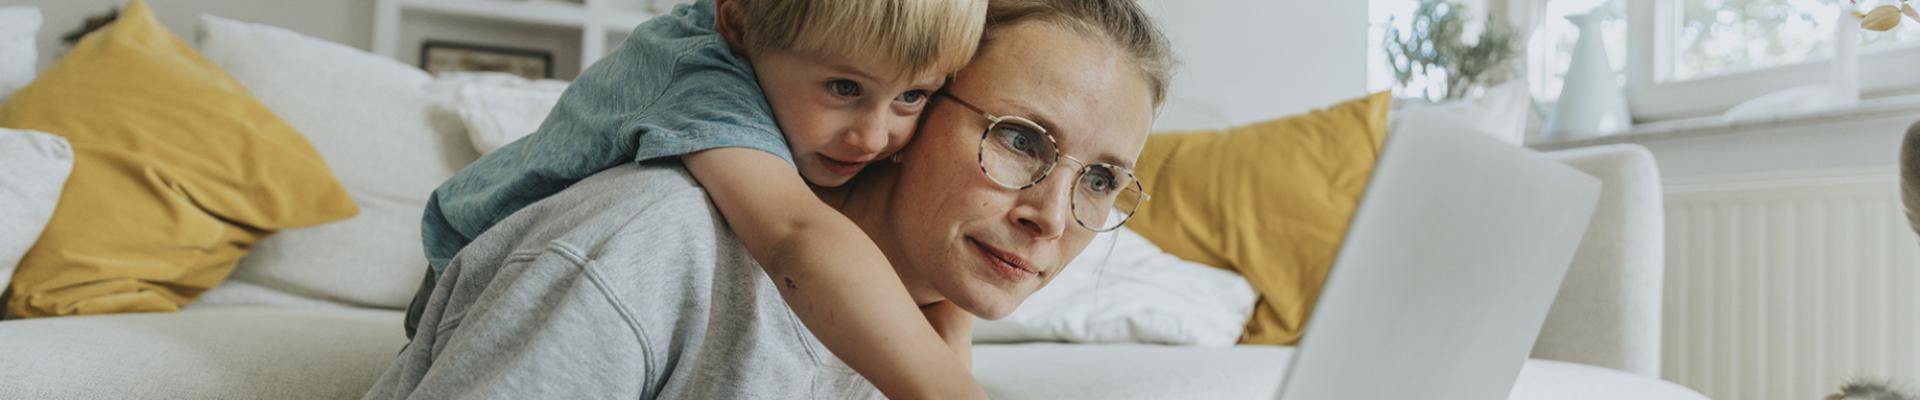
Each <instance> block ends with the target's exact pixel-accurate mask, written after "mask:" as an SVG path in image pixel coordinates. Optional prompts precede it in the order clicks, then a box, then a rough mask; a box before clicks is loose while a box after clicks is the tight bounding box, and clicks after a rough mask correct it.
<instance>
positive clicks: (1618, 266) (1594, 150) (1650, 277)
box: [1533, 144, 1666, 378]
mask: <svg viewBox="0 0 1920 400" xmlns="http://www.w3.org/2000/svg"><path fill="white" fill-rule="evenodd" d="M1547 155H1548V156H1549V157H1552V158H1554V159H1557V160H1559V161H1561V162H1563V163H1566V164H1567V165H1569V166H1572V167H1574V168H1577V169H1580V170H1581V171H1582V172H1586V173H1587V174H1589V175H1593V176H1594V177H1597V178H1600V180H1601V185H1602V189H1601V194H1600V203H1599V205H1598V206H1597V207H1596V209H1595V210H1594V215H1593V222H1592V223H1591V224H1589V225H1588V227H1587V234H1586V236H1585V238H1584V239H1581V243H1580V248H1579V250H1577V251H1576V252H1575V253H1574V260H1573V266H1572V267H1571V268H1570V269H1569V270H1568V271H1567V278H1566V280H1565V281H1564V283H1562V284H1561V286H1560V293H1559V295H1558V297H1556V298H1555V299H1554V301H1553V308H1552V310H1551V311H1549V312H1548V314H1547V322H1546V325H1545V326H1544V327H1543V328H1542V329H1541V331H1540V338H1539V341H1538V342H1536V343H1535V345H1534V348H1533V356H1534V357H1536V358H1545V359H1553V360H1561V361H1571V362H1577V363H1582V364H1588V365H1595V366H1601V367H1607V368H1612V369H1617V370H1621V371H1626V372H1630V373H1634V374H1639V375H1643V376H1648V377H1654V378H1658V377H1660V323H1661V292H1662V290H1663V289H1664V288H1663V286H1662V284H1663V282H1664V279H1665V271H1666V255H1665V248H1666V210H1665V201H1664V198H1663V197H1662V194H1661V186H1660V172H1659V168H1658V167H1657V166H1656V164H1655V162H1654V159H1653V154H1652V153H1650V152H1648V151H1647V149H1646V148H1644V147H1640V146H1639V145H1632V144H1621V145H1608V146H1595V147H1586V148H1579V149H1572V150H1565V151H1557V152H1550V153H1547Z"/></svg>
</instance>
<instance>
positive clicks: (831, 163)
mask: <svg viewBox="0 0 1920 400" xmlns="http://www.w3.org/2000/svg"><path fill="white" fill-rule="evenodd" d="M869 161H871V160H869ZM820 166H821V167H823V168H826V169H827V172H832V173H834V174H835V175H853V174H856V173H859V172H860V169H861V168H865V167H866V166H867V161H861V162H850V161H841V160H839V159H835V158H833V157H828V156H826V155H825V154H822V155H820Z"/></svg>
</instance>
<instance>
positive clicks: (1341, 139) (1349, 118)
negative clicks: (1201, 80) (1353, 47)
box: [1128, 93, 1391, 344]
mask: <svg viewBox="0 0 1920 400" xmlns="http://www.w3.org/2000/svg"><path fill="white" fill-rule="evenodd" d="M1390 101H1391V97H1389V96H1388V95H1387V94H1386V93H1377V94H1374V95H1370V96H1367V97H1364V98H1360V99H1356V100H1352V101H1348V102H1345V103H1340V104H1338V105H1335V106H1333V107H1331V108H1327V109H1324V110H1318V111H1314V112H1312V113H1309V114H1306V115H1298V116H1292V117H1287V118H1282V119H1278V120H1273V121H1267V122H1260V123H1255V124H1251V125H1247V126H1241V127H1236V128H1231V129H1227V130H1226V131H1220V132H1188V133H1171V134H1157V135H1153V136H1152V137H1150V138H1148V139H1147V148H1146V151H1145V152H1144V153H1142V154H1141V155H1140V162H1139V164H1138V166H1137V168H1135V169H1136V171H1135V173H1136V174H1137V175H1139V178H1140V180H1141V182H1142V183H1143V184H1145V185H1146V188H1147V191H1148V193H1149V194H1150V195H1152V196H1153V200H1152V202H1150V203H1147V204H1146V206H1145V207H1142V208H1141V209H1140V212H1139V214H1138V215H1136V216H1134V219H1133V220H1131V221H1129V222H1128V227H1129V228H1131V229H1133V230H1134V231H1136V232H1139V233H1140V235H1141V236H1145V237H1146V238H1147V239H1148V240H1151V241H1153V243H1154V244H1158V245H1160V246H1161V247H1162V248H1165V249H1166V250H1167V252H1169V253H1172V254H1174V255H1176V256H1179V257H1181V258H1184V259H1187V260H1190V261H1195V262H1199V263H1203V264H1208V265H1212V266H1216V267H1221V268H1226V269H1229V270H1233V271H1235V272H1239V273H1240V274H1241V275H1242V276H1245V277H1246V278H1247V281H1248V282H1250V283H1252V284H1253V287H1254V289H1255V290H1257V291H1259V292H1260V301H1259V303H1257V304H1256V305H1255V306H1254V311H1253V318H1252V319H1251V320H1249V321H1248V322H1247V327H1246V331H1245V332H1244V333H1243V334H1242V335H1241V336H1240V342H1241V343H1249V344H1292V343H1294V342H1296V341H1298V340H1299V339H1300V333H1301V331H1302V328H1304V325H1305V321H1306V320H1307V317H1308V315H1309V314H1310V313H1311V311H1312V309H1313V304H1314V302H1315V300H1317V299H1319V297H1320V286H1321V284H1322V283H1324V282H1325V281H1326V278H1327V271H1328V270H1329V269H1330V268H1332V266H1333V258H1334V255H1335V254H1336V253H1338V252H1339V249H1340V241H1341V239H1342V238H1343V237H1345V235H1346V232H1347V223H1348V222H1349V220H1351V219H1352V218H1353V211H1354V209H1355V208H1356V207H1358V206H1359V204H1360V196H1361V194H1363V193H1364V192H1365V191H1366V187H1367V179H1368V177H1369V176H1370V175H1371V174H1372V173H1373V165H1374V162H1375V161H1377V160H1378V159H1379V156H1380V147H1381V145H1383V144H1384V143H1385V141H1386V137H1387V122H1386V119H1387V106H1388V104H1389V102H1390Z"/></svg>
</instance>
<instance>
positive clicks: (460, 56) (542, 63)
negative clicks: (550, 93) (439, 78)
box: [420, 39, 554, 79]
mask: <svg viewBox="0 0 1920 400" xmlns="http://www.w3.org/2000/svg"><path fill="white" fill-rule="evenodd" d="M420 69H423V70H426V71H427V72H429V73H435V74H438V73H441V72H450V71H484V72H505V73H509V74H513V75H518V76H520V77H522V78H527V79H553V72H554V71H553V52H552V51H547V50H540V49H527V48H515V47H506V46H495V45H487V44H478V43H464V42H455V41H446V40H431V39H430V40H427V41H425V42H424V43H422V44H421V45H420Z"/></svg>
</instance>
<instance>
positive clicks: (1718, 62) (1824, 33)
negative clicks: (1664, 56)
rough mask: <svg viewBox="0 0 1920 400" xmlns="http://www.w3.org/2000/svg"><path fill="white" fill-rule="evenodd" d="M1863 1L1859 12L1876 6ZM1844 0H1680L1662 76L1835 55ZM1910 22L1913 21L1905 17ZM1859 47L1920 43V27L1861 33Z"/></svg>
mask: <svg viewBox="0 0 1920 400" xmlns="http://www.w3.org/2000/svg"><path fill="white" fill-rule="evenodd" d="M1874 3H1875V2H1874V1H1871V0H1869V1H1866V2H1863V4H1861V5H1859V6H1857V7H1858V8H1859V9H1860V10H1861V11H1865V10H1866V9H1868V7H1871V6H1872V5H1874ZM1842 5H1845V7H1855V6H1853V5H1851V4H1847V2H1846V1H1843V0H1682V1H1679V2H1677V4H1675V6H1676V7H1677V8H1678V10H1677V11H1678V13H1679V18H1675V19H1673V21H1674V23H1675V24H1676V26H1674V27H1673V32H1674V37H1673V41H1674V42H1673V43H1674V46H1673V54H1672V55H1671V56H1672V57H1673V61H1674V62H1673V64H1672V66H1671V67H1672V68H1671V70H1670V71H1666V74H1665V76H1666V77H1667V78H1668V79H1666V80H1670V81H1684V80H1688V79H1696V78H1702V77H1709V76H1714V75H1722V74H1726V73H1729V72H1739V71H1745V70H1754V69H1761V68H1767V67H1775V66H1781V65H1787V64H1793V63H1798V62H1802V61H1811V60H1819V59H1824V58H1826V57H1829V56H1831V55H1832V54H1833V48H1834V43H1833V41H1834V36H1833V32H1834V26H1833V24H1834V22H1835V18H1836V17H1838V16H1839V13H1840V12H1841V10H1842ZM1907 22H1908V23H1912V22H1913V21H1907ZM1859 40H1860V48H1861V50H1862V51H1871V50H1875V49H1881V48H1889V47H1892V46H1894V45H1898V44H1901V43H1903V42H1904V43H1913V42H1916V41H1920V29H1896V30H1894V31H1891V32H1871V31H1862V32H1861V34H1860V38H1859Z"/></svg>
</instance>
